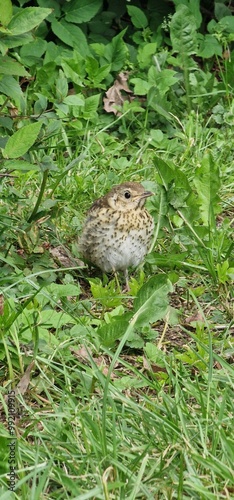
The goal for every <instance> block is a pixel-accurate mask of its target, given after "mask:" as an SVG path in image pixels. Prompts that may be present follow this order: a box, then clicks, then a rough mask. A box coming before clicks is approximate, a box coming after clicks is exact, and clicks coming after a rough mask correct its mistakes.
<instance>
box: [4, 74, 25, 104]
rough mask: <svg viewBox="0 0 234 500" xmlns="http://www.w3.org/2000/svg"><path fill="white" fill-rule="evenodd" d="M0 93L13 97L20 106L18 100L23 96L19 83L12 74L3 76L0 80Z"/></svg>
mask: <svg viewBox="0 0 234 500" xmlns="http://www.w3.org/2000/svg"><path fill="white" fill-rule="evenodd" d="M0 93H1V94H4V95H7V96H9V97H10V98H11V99H13V100H14V101H15V102H16V103H17V106H18V107H20V100H21V99H22V98H23V92H22V90H21V87H20V85H19V83H18V82H17V81H16V79H15V78H14V77H13V76H4V77H3V78H2V80H0Z"/></svg>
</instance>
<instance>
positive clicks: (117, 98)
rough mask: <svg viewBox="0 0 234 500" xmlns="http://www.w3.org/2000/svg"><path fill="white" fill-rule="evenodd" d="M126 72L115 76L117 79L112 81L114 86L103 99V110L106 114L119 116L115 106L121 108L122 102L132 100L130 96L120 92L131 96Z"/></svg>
mask: <svg viewBox="0 0 234 500" xmlns="http://www.w3.org/2000/svg"><path fill="white" fill-rule="evenodd" d="M128 75H129V73H127V72H122V73H120V74H119V75H118V76H117V79H116V80H115V81H114V85H112V87H110V88H109V90H107V92H106V97H104V99H103V102H104V109H105V111H106V112H107V113H114V114H115V115H117V116H120V115H121V113H120V112H119V111H118V110H117V109H116V106H122V105H123V103H124V101H126V100H128V101H131V100H132V99H133V98H132V97H131V96H130V95H125V94H123V93H122V91H124V92H126V93H127V94H132V90H130V88H129V87H128V84H127V81H128Z"/></svg>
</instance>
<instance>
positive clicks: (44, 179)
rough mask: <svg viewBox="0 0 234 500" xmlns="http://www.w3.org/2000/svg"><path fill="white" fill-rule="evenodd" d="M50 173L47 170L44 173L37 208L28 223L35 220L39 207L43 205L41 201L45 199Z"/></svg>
mask: <svg viewBox="0 0 234 500" xmlns="http://www.w3.org/2000/svg"><path fill="white" fill-rule="evenodd" d="M48 172H49V170H45V171H44V172H43V177H42V183H41V187H40V191H39V195H38V198H37V201H36V204H35V207H34V209H33V211H32V213H31V215H30V217H29V218H28V222H32V221H33V219H34V217H35V215H36V214H37V211H38V207H39V205H40V203H41V200H42V197H43V194H44V191H45V187H46V182H47V177H48Z"/></svg>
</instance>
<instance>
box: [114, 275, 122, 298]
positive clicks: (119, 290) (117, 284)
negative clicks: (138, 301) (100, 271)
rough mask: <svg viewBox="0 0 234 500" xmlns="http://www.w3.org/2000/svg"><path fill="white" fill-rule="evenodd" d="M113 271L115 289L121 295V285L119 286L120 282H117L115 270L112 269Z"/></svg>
mask: <svg viewBox="0 0 234 500" xmlns="http://www.w3.org/2000/svg"><path fill="white" fill-rule="evenodd" d="M113 273H114V277H115V282H116V286H117V290H118V292H119V294H120V295H121V294H122V290H121V287H120V284H119V279H118V274H117V271H115V270H114V269H113Z"/></svg>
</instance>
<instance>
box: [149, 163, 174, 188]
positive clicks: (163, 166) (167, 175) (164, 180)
mask: <svg viewBox="0 0 234 500" xmlns="http://www.w3.org/2000/svg"><path fill="white" fill-rule="evenodd" d="M154 164H155V167H156V169H157V170H158V173H159V176H160V181H161V184H162V185H163V186H164V187H165V189H166V190H168V187H169V183H170V182H171V181H172V180H173V179H174V178H175V176H176V172H175V167H174V165H172V164H170V165H169V163H166V162H165V161H164V160H162V159H161V158H160V157H159V156H155V157H154Z"/></svg>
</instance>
